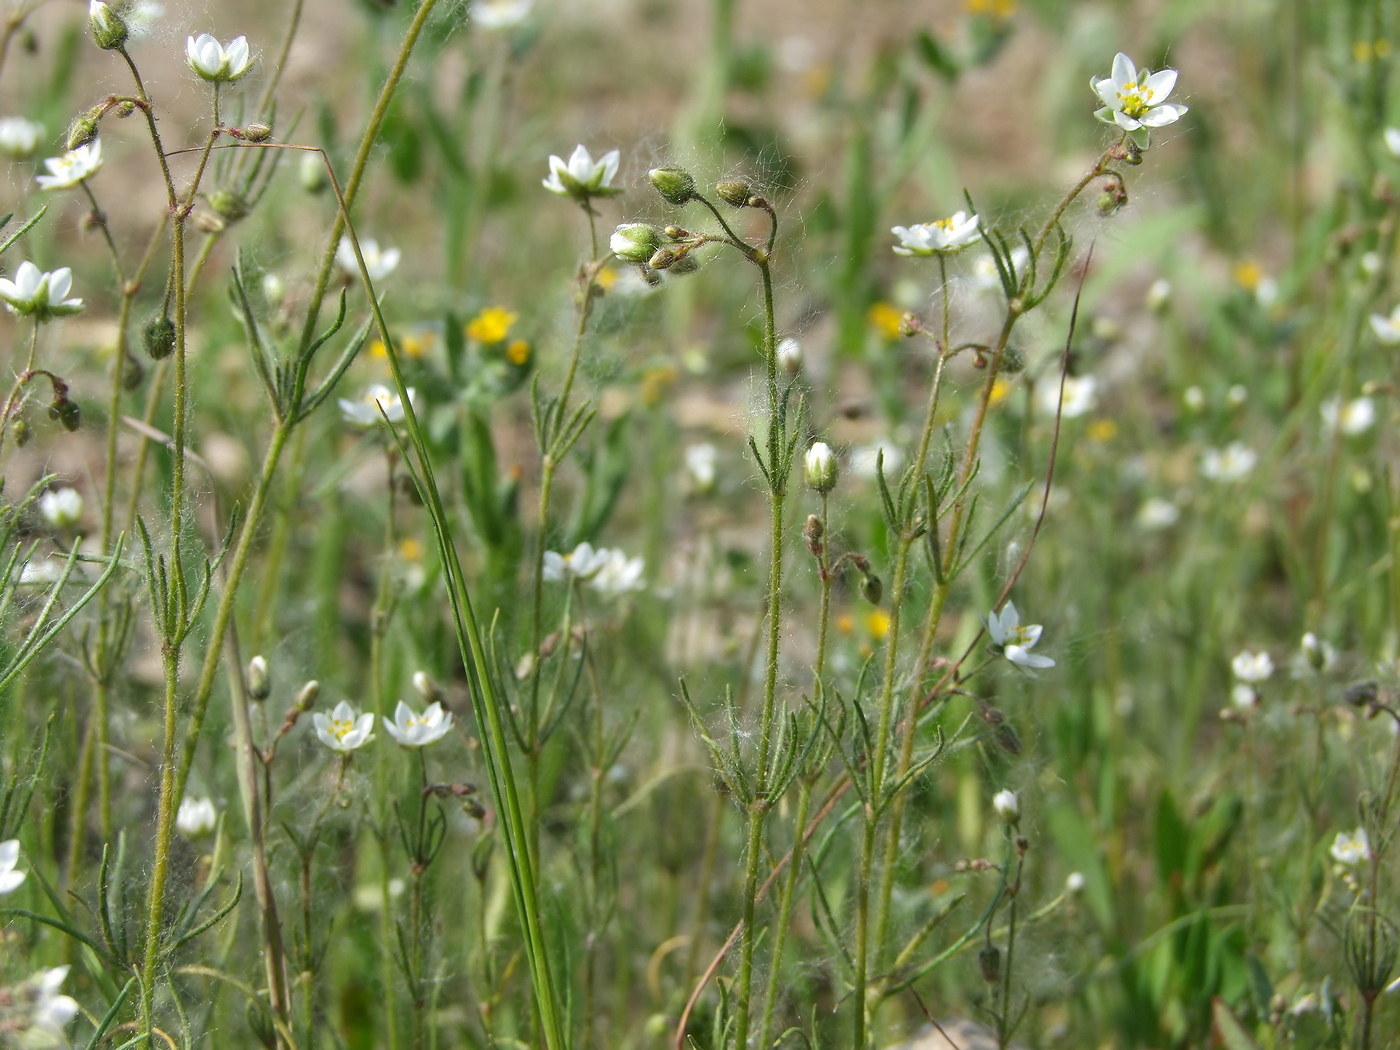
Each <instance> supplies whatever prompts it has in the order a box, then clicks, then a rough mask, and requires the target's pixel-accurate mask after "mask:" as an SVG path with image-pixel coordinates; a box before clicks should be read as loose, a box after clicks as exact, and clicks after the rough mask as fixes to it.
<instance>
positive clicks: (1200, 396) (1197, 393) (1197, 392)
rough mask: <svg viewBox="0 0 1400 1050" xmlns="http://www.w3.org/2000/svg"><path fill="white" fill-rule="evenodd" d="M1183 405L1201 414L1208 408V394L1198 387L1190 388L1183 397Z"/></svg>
mask: <svg viewBox="0 0 1400 1050" xmlns="http://www.w3.org/2000/svg"><path fill="white" fill-rule="evenodd" d="M1181 403H1182V404H1183V405H1185V406H1186V407H1187V408H1188V409H1190V410H1191V411H1192V412H1199V411H1200V410H1201V409H1203V408H1205V407H1206V392H1205V391H1204V390H1202V389H1201V388H1200V387H1198V386H1188V387H1187V388H1186V390H1185V392H1184V393H1183V394H1182V395H1181Z"/></svg>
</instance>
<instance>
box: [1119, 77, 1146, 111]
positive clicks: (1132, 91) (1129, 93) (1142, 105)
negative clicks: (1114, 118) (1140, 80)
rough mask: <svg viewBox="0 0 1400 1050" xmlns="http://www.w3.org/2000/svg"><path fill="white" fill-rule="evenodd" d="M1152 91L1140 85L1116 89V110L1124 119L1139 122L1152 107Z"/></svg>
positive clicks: (1135, 84)
mask: <svg viewBox="0 0 1400 1050" xmlns="http://www.w3.org/2000/svg"><path fill="white" fill-rule="evenodd" d="M1152 95H1153V92H1152V89H1151V88H1149V87H1145V86H1144V85H1142V84H1137V83H1133V84H1124V85H1123V86H1122V87H1121V88H1119V89H1118V108H1119V109H1121V110H1122V111H1123V115H1124V116H1125V117H1132V118H1133V119H1134V120H1141V119H1142V118H1143V117H1144V116H1146V115H1147V111H1148V110H1149V109H1150V108H1151V107H1152Z"/></svg>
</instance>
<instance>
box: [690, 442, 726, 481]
mask: <svg viewBox="0 0 1400 1050" xmlns="http://www.w3.org/2000/svg"><path fill="white" fill-rule="evenodd" d="M718 457H719V450H718V449H716V448H715V446H714V445H711V444H710V443H709V442H708V441H707V442H704V443H703V444H700V445H690V446H689V447H687V448H686V450H685V469H686V470H687V471H689V473H690V480H691V481H693V482H694V483H695V489H696V491H697V492H702V493H704V492H709V491H711V490H712V489H713V488H714V487H715V461H716V460H717V458H718Z"/></svg>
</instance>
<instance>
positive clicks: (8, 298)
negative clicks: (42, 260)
mask: <svg viewBox="0 0 1400 1050" xmlns="http://www.w3.org/2000/svg"><path fill="white" fill-rule="evenodd" d="M72 287H73V271H72V270H70V269H69V268H68V267H66V266H64V267H63V268H61V269H58V270H54V271H53V272H52V273H45V272H44V271H43V270H41V269H39V267H37V266H35V265H34V264H33V263H32V262H22V263H20V264H19V268H18V269H17V270H15V276H14V280H10V278H8V277H0V299H3V300H5V305H6V306H7V307H8V308H9V310H10V313H12V314H18V315H20V316H21V317H28V316H31V315H32V316H33V317H34V318H35V319H36V320H39V321H47V320H49V319H50V318H53V317H63V316H66V315H67V314H75V313H77V312H78V311H79V310H81V309H82V308H83V301H82V300H81V299H69V298H66V296H67V295H68V292H69V291H70V290H71V289H72Z"/></svg>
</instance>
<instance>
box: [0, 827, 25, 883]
mask: <svg viewBox="0 0 1400 1050" xmlns="http://www.w3.org/2000/svg"><path fill="white" fill-rule="evenodd" d="M18 863H19V839H6V840H5V841H4V842H0V896H4V895H5V894H7V893H13V892H14V891H15V890H17V889H19V887H20V885H21V883H23V882H24V874H25V873H24V872H22V871H16V870H15V865H17V864H18Z"/></svg>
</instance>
